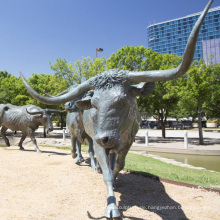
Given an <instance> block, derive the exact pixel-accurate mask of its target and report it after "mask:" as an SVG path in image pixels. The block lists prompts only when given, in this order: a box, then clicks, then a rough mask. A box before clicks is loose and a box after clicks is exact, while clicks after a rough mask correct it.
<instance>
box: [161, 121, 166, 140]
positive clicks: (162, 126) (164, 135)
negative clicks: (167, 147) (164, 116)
mask: <svg viewBox="0 0 220 220" xmlns="http://www.w3.org/2000/svg"><path fill="white" fill-rule="evenodd" d="M161 128H162V138H166V129H165V124H164V123H161Z"/></svg>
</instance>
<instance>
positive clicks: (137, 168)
mask: <svg viewBox="0 0 220 220" xmlns="http://www.w3.org/2000/svg"><path fill="white" fill-rule="evenodd" d="M42 146H44V147H55V148H59V149H63V150H69V151H70V149H71V147H70V146H63V147H56V146H52V145H42ZM0 147H1V145H0ZM81 150H82V151H84V152H88V146H85V145H82V147H81ZM124 169H125V170H128V171H132V172H137V173H142V174H145V175H148V176H157V177H160V178H165V179H169V180H174V181H179V182H184V183H190V184H195V185H200V186H204V187H210V188H219V187H220V173H215V172H210V171H207V170H197V169H191V168H186V167H180V166H176V165H172V164H168V163H165V162H163V161H160V160H157V159H154V158H150V157H146V156H143V155H138V154H133V153H128V155H127V157H126V163H125V168H124ZM215 186H216V187H215Z"/></svg>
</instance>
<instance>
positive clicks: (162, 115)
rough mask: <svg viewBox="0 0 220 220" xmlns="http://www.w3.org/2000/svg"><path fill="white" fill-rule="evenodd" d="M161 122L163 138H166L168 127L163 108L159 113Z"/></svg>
mask: <svg viewBox="0 0 220 220" xmlns="http://www.w3.org/2000/svg"><path fill="white" fill-rule="evenodd" d="M159 123H161V129H162V138H166V129H165V123H166V119H164V112H163V110H161V113H159Z"/></svg>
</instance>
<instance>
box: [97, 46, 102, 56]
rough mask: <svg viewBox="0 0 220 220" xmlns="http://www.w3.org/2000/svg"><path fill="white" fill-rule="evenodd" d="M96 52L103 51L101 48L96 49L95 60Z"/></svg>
mask: <svg viewBox="0 0 220 220" xmlns="http://www.w3.org/2000/svg"><path fill="white" fill-rule="evenodd" d="M97 51H98V52H102V51H103V49H102V48H96V58H97Z"/></svg>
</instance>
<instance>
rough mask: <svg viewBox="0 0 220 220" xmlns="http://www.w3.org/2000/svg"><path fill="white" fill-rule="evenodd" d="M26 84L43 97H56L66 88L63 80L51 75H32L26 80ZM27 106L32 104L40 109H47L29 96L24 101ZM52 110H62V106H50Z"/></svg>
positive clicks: (65, 82)
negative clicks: (46, 95) (47, 95)
mask: <svg viewBox="0 0 220 220" xmlns="http://www.w3.org/2000/svg"><path fill="white" fill-rule="evenodd" d="M28 83H30V85H31V86H32V87H33V88H34V89H35V90H36V91H37V92H39V93H40V94H42V95H45V94H49V95H56V94H58V93H60V92H62V91H64V90H66V89H67V88H68V83H67V81H66V80H65V79H63V78H62V77H60V76H57V75H53V74H48V75H46V74H43V73H41V74H33V75H32V76H31V77H29V78H28ZM26 103H27V104H33V105H37V106H40V107H41V108H48V106H47V105H45V104H42V103H40V102H39V101H37V100H35V99H33V98H32V97H31V96H30V95H29V99H28V100H27V101H26ZM51 108H53V109H63V108H64V106H63V105H55V106H52V107H51Z"/></svg>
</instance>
